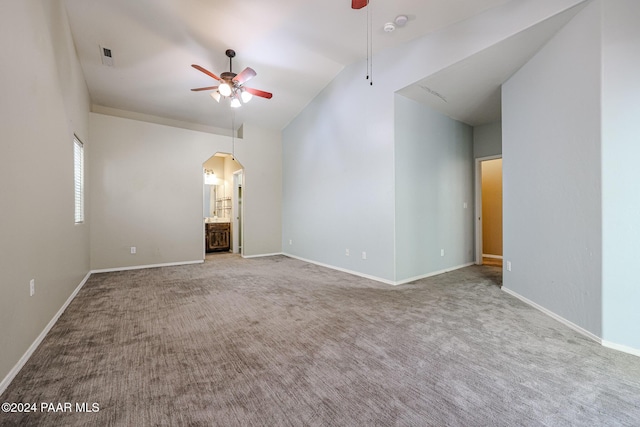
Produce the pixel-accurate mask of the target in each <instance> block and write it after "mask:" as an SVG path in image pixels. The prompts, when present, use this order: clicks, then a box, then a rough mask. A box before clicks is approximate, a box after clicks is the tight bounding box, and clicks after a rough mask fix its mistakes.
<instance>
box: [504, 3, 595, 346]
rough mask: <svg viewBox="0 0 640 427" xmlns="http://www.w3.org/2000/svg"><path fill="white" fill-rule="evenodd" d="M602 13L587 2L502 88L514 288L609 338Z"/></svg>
mask: <svg viewBox="0 0 640 427" xmlns="http://www.w3.org/2000/svg"><path fill="white" fill-rule="evenodd" d="M599 30H600V14H599V9H598V5H597V4H595V3H592V4H589V5H587V7H585V8H584V9H583V10H582V11H581V12H580V13H579V14H578V15H577V16H576V17H574V18H573V20H572V21H570V22H569V23H568V24H567V25H566V26H565V27H564V28H563V29H562V30H560V31H559V32H558V34H556V36H555V37H554V38H553V39H552V40H551V41H550V42H549V43H548V44H547V45H546V46H545V47H544V48H543V49H542V50H541V51H540V52H539V53H538V54H537V55H535V56H534V57H533V58H532V59H531V60H530V61H529V62H528V63H527V64H526V65H525V66H524V67H522V68H521V69H520V70H519V71H518V72H517V73H516V74H515V75H514V76H513V77H512V78H511V79H510V80H509V81H508V82H507V83H506V84H505V85H504V86H503V89H502V96H503V98H502V105H503V109H502V111H503V116H502V131H503V140H502V150H503V177H504V181H503V183H504V188H503V196H504V259H505V261H510V262H511V263H512V271H506V270H505V272H504V287H506V288H507V289H509V290H511V291H514V292H515V293H517V294H519V295H521V296H523V297H525V298H527V299H529V300H531V301H533V302H534V303H537V304H538V305H540V306H542V307H544V308H546V309H548V310H550V311H552V312H554V313H556V314H558V315H559V316H561V317H563V318H564V319H566V320H568V321H570V322H572V323H573V324H575V325H577V326H579V327H581V328H583V329H585V330H587V331H589V332H591V333H592V334H594V335H596V336H601V332H602V324H601V312H602V310H601V306H602V298H601V291H602V289H601V277H602V268H601V265H602V262H601V260H602V239H601V236H602V225H601V218H602V217H601V203H600V195H601V165H600V150H601V144H600V131H601V129H600V108H599V106H600V92H599V90H598V88H599V86H600V78H601V75H600V33H599Z"/></svg>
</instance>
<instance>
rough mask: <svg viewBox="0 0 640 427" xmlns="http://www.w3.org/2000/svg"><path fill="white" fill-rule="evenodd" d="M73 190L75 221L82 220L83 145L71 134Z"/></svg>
mask: <svg viewBox="0 0 640 427" xmlns="http://www.w3.org/2000/svg"><path fill="white" fill-rule="evenodd" d="M73 191H74V194H75V209H74V211H75V222H76V224H80V223H83V222H84V146H83V145H82V142H81V141H80V140H79V139H78V137H77V136H75V135H74V136H73Z"/></svg>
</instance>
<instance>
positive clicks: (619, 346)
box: [602, 340, 640, 357]
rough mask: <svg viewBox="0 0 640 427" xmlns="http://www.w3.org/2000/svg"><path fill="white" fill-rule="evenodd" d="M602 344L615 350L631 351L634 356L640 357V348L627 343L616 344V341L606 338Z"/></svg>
mask: <svg viewBox="0 0 640 427" xmlns="http://www.w3.org/2000/svg"><path fill="white" fill-rule="evenodd" d="M602 345H603V346H605V347H608V348H611V349H613V350H618V351H622V352H624V353H629V354H632V355H634V356H638V357H640V349H638V348H633V347H628V346H626V345H622V344H616V343H614V342H610V341H605V340H602Z"/></svg>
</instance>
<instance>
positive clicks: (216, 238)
mask: <svg viewBox="0 0 640 427" xmlns="http://www.w3.org/2000/svg"><path fill="white" fill-rule="evenodd" d="M204 226H205V232H204V236H205V249H206V251H207V252H218V251H229V249H231V223H229V222H207V223H205V224H204Z"/></svg>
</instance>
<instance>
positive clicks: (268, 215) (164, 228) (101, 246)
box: [90, 113, 282, 270]
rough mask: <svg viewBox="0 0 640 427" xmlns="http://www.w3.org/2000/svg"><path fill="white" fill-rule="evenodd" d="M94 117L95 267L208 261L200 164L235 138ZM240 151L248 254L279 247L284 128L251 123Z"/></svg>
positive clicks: (238, 142) (239, 142) (237, 146)
mask: <svg viewBox="0 0 640 427" xmlns="http://www.w3.org/2000/svg"><path fill="white" fill-rule="evenodd" d="M90 118H91V120H90V124H91V135H92V142H93V151H92V153H91V166H92V168H91V181H92V186H91V192H92V204H91V212H92V215H93V222H92V225H91V243H92V244H91V268H92V269H94V270H96V269H110V268H122V267H130V266H140V265H154V264H163V263H173V262H188V261H198V260H202V259H203V236H204V234H203V217H202V211H203V208H202V205H203V178H202V165H203V163H204V162H205V161H206V160H208V159H209V158H210V157H211V156H212V155H214V154H215V153H216V152H225V153H229V152H231V138H229V137H227V136H220V135H213V134H209V133H203V132H198V131H194V130H188V129H181V128H174V127H169V126H164V125H159V124H155V123H146V122H140V121H136V120H129V119H124V118H120V117H113V116H106V115H102V114H95V113H92V114H91V115H90ZM235 152H236V159H237V160H238V161H239V162H240V163H241V164H242V165H243V166H244V168H245V185H244V188H243V190H244V193H243V196H244V197H243V203H244V232H245V234H244V243H245V246H244V254H245V255H260V254H269V253H279V252H281V246H280V236H281V229H280V225H281V216H280V211H281V208H280V206H281V196H280V195H281V188H282V183H281V158H282V157H281V150H280V135H279V133H276V132H271V133H270V132H266V131H253V130H251V129H250V128H247V127H245V131H244V139H242V140H236V144H235ZM131 246H135V247H136V249H137V253H136V254H135V255H133V254H131V253H130V247H131Z"/></svg>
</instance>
